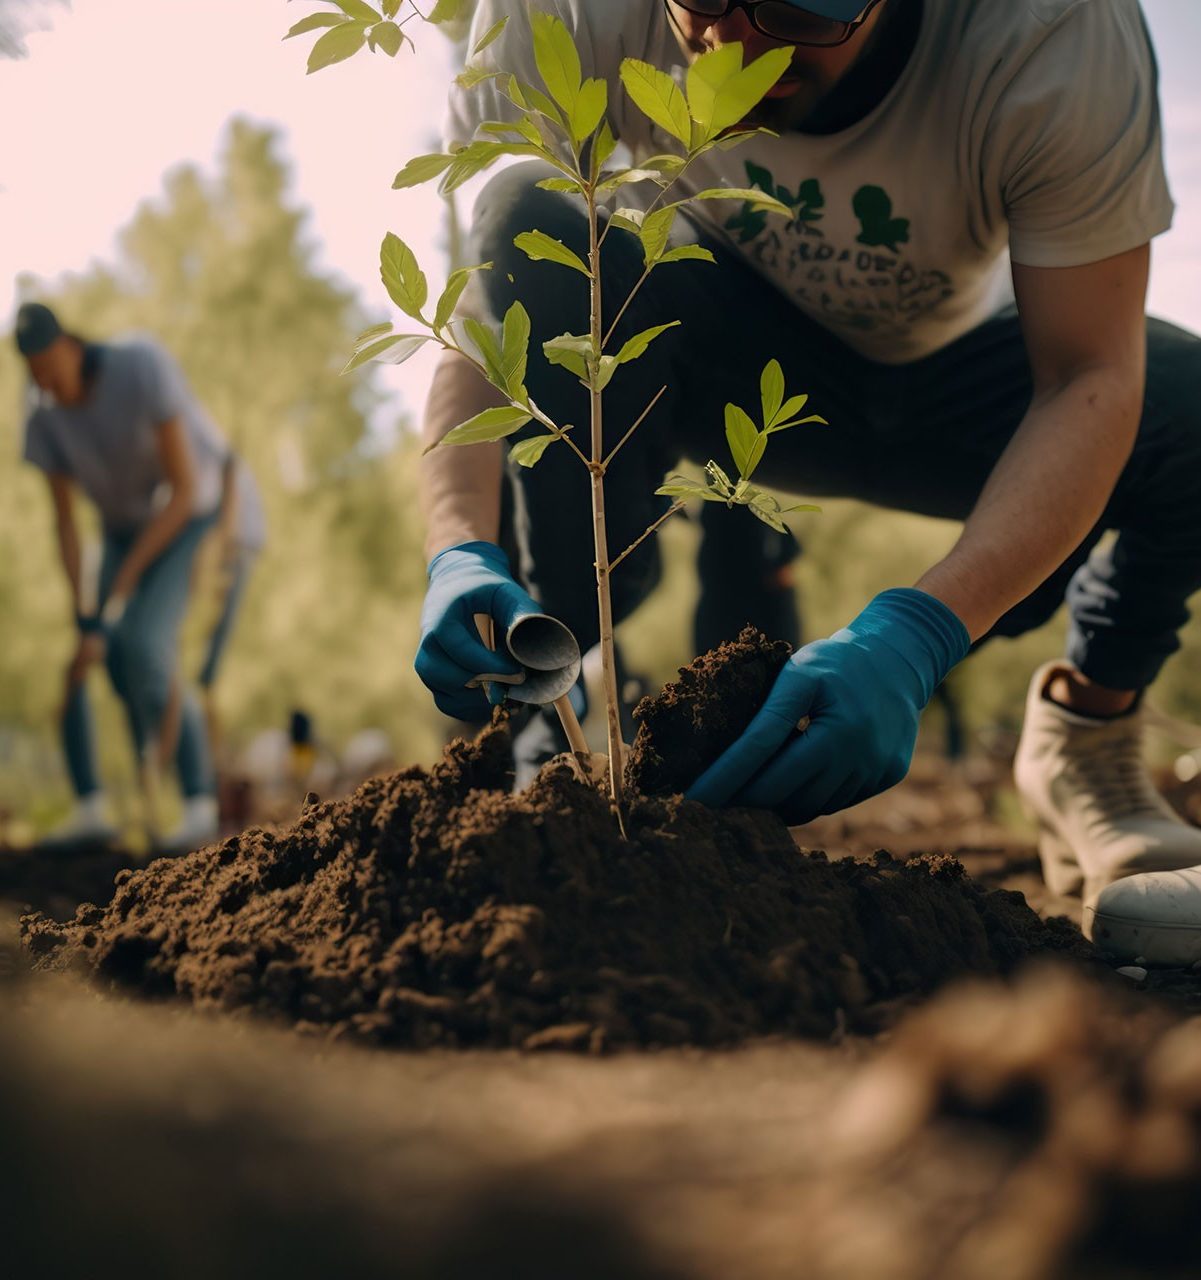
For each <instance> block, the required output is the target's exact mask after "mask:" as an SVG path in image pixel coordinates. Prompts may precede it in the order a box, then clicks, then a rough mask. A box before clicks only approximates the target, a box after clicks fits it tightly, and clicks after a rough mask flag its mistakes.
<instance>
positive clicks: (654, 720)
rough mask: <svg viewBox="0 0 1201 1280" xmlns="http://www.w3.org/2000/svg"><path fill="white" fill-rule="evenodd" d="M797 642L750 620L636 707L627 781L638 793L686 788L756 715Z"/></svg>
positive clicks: (674, 791) (682, 668) (653, 792)
mask: <svg viewBox="0 0 1201 1280" xmlns="http://www.w3.org/2000/svg"><path fill="white" fill-rule="evenodd" d="M791 654H792V646H791V645H790V644H787V643H785V642H784V641H782V640H769V639H768V638H767V637H766V636H765V635H763V634H762V633H761V632H758V631H756V630H755V628H754V627H746V628H744V629H743V631H742V634H741V635H740V636H739V637H738V639H737V640H733V641H726V642H725V643H724V644H722V645H720V646H719V647H718V648H716V649H714V650H712V651H711V652H710V653H706V654H703V655H702V656H701V657H699V658H697V659H696V660H695V661H693V662H692V663H690V664H689V665H688V666H686V667H681V668H680V678H679V679H678V680H673V681H672V682H671V683H670V684H668V685H666V686H665V687H664V689H663V692H662V693H660V694H659V695H658V696H656V697H653V698H643V699H642V701H641V702H640V703H639V704H638V705H637V706H636V707H635V708H634V720H635V722H636V723H637V725H638V732H637V735H636V736H635V738H634V744H633V748H632V750H631V752H630V760H629V763H628V764H627V766H626V783H627V785H628V786H629V787H630V789H631V790H633V791H636V792H638V793H639V794H640V795H645V796H655V795H670V794H673V793H680V792H684V791H686V790H687V789H688V787H689V786H690V785H691V784H692V783H693V782H695V781H696V779H697V778H699V777H700V775H701V774H702V773H703V772H704V771H705V770H706V769H707V768H708V767H709V766H710V765H711V764H712V763H713V762H714V761H715V760H716V759H717V758H718V757H719V756H720V755H721V754H722V752H723V751H724V750H725V749H726V748H727V747H728V746H729V745H730V744H731V743H732V742H733V741H734V740H735V739H736V738H738V737H740V736H741V734H742V733H743V731H744V730H745V729H746V727H747V726H748V725H749V724H750V722H751V720H752V719H754V716H755V713H756V712H757V711H758V710H759V708H760V707H761V706H762V705H763V700H764V699H765V698H766V697H767V695H768V693H769V692H770V691H771V687H772V685H773V684H774V683H775V679H776V677H777V676H778V675H779V674H780V671H781V669H782V668H783V666H784V664H785V663H786V662H787V661H788V659H789V657H790V656H791Z"/></svg>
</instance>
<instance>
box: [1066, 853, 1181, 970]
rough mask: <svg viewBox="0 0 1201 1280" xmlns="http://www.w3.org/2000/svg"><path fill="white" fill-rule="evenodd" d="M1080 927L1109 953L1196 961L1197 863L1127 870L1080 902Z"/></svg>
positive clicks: (1164, 961)
mask: <svg viewBox="0 0 1201 1280" xmlns="http://www.w3.org/2000/svg"><path fill="white" fill-rule="evenodd" d="M1084 919H1085V932H1086V933H1088V935H1089V936H1090V937H1091V938H1092V940H1093V941H1094V942H1095V943H1096V944H1097V946H1098V947H1100V948H1101V950H1102V951H1106V952H1108V953H1109V954H1110V955H1113V956H1118V957H1120V958H1121V959H1123V960H1138V961H1139V962H1140V963H1141V962H1143V961H1145V962H1146V963H1147V964H1157V965H1166V966H1169V967H1170V968H1175V969H1183V968H1185V967H1186V966H1188V965H1194V964H1196V963H1197V962H1198V961H1201V867H1192V868H1189V869H1186V870H1183V871H1156V872H1151V873H1148V874H1147V875H1141V876H1127V877H1126V878H1125V879H1124V880H1119V881H1117V882H1116V883H1115V884H1111V885H1109V886H1108V887H1107V888H1105V889H1102V890H1101V891H1100V893H1098V894H1097V899H1096V902H1095V903H1093V904H1086V906H1085V908H1084Z"/></svg>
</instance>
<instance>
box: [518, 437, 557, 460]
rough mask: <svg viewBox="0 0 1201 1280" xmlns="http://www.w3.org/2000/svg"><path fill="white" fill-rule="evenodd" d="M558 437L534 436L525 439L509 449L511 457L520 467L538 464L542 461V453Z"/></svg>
mask: <svg viewBox="0 0 1201 1280" xmlns="http://www.w3.org/2000/svg"><path fill="white" fill-rule="evenodd" d="M558 438H559V437H558V436H534V437H533V438H532V439H530V440H523V441H522V442H521V443H520V444H515V445H514V446H513V447H512V449H510V450H509V459H510V461H512V462H515V463H517V465H518V466H519V467H533V466H536V465H537V464H538V463H539V462H541V461H542V455H543V454H544V453H545V452H546V451H547V449H548V448H550V446H551V445H552V444H554V442H555V441H556V440H558Z"/></svg>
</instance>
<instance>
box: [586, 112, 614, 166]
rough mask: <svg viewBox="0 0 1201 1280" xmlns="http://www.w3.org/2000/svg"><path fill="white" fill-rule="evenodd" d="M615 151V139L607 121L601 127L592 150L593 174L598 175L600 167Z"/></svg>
mask: <svg viewBox="0 0 1201 1280" xmlns="http://www.w3.org/2000/svg"><path fill="white" fill-rule="evenodd" d="M616 150H617V139H616V137H614V135H613V130H612V129H611V128H610V126H609V122H608V120H606V121H604V123H603V124H602V125H601V131H600V133H599V135H598V136H597V139H596V142H595V144H594V145H593V148H592V167H593V172H594V173H600V171H601V166H602V165H603V164H604V163H605V161H606V160H608V159H609V157H610V156H612V154H613V152H614V151H616Z"/></svg>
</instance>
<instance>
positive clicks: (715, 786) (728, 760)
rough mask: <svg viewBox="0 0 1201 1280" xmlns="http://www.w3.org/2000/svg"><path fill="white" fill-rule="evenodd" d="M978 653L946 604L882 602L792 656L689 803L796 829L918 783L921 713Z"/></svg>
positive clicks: (929, 599) (913, 596)
mask: <svg viewBox="0 0 1201 1280" xmlns="http://www.w3.org/2000/svg"><path fill="white" fill-rule="evenodd" d="M970 647H971V639H970V637H969V636H968V633H967V629H966V628H965V627H964V625H963V623H962V622H960V620H959V619H958V617H956V615H955V614H954V613H953V612H952V611H951V610H950V609H949V608H948V607H947V606H946V605H945V604H943V603H942V601H941V600H936V599H935V598H934V597H933V596H931V595H927V594H926V592H924V591H918V590H915V589H911V588H898V589H896V590H893V591H885V592H883V593H882V594H880V595H878V596H877V597H876V598H875V599H874V600H873V601H872V602H871V604H869V605H868V606H867V608H866V609H864V611H863V612H862V613H861V614H860V615H859V616H858V617H857V618H856V619H855V621H854V622H852V623H851V624H850V626H848V627H846V628H844V629H843V630H842V631H839V632H838V633H837V634H835V635H833V636H831V637H830V638H829V639H828V640H818V641H815V642H814V643H813V644H808V645H806V646H805V647H804V648H803V649H800V650H799V651H798V652H797V653H795V654H793V656H792V657H791V658H790V659H789V661H788V664H787V665H786V666H785V668H784V670H783V671H781V672H780V674H779V676H778V677H777V678H776V683H775V686H774V687H773V689H772V691H771V693H770V694H769V695H768V698H767V701H766V702H765V703H764V704H763V707H762V709H761V710H760V711H759V713H758V715H756V716H755V718H754V720H752V721H751V723H750V725H749V727H748V728H747V730H746V732H745V733H744V734H743V735H742V737H740V738H739V739H738V741H737V742H735V743H734V744H733V746H731V747H730V748H729V749H728V750H727V751H726V752H725V753H724V754H723V755H722V756H721V757H720V758H719V759H718V760H717V762H716V763H715V764H713V765H711V766H710V767H709V768H708V769H707V770H706V771H705V772H704V773H703V774H702V775H701V777H700V778H699V779H698V780H697V781H696V782H695V783H694V784H693V786H692V788H691V790H690V791H689V792H688V797H689V799H691V800H699V801H701V802H702V803H704V804H708V805H712V806H714V807H720V806H722V805H730V804H733V805H739V806H746V807H748V808H756V809H774V810H776V812H778V813H779V814H780V815H781V817H783V818H784V819H785V820H786V821H787V822H789V823H791V824H793V825H797V824H799V823H802V822H808V821H810V820H811V819H812V818H816V817H818V816H819V815H821V814H823V813H837V812H838V811H839V810H840V809H846V808H848V807H849V806H851V805H853V804H858V802H859V801H860V800H866V799H867V798H868V797H869V796H874V795H877V794H878V793H879V792H881V791H885V790H887V789H888V788H889V787H891V786H892V785H893V784H894V783H897V782H900V780H901V779H902V778H903V777H904V776H905V775H906V773H908V772H909V764H910V761H911V760H912V759H913V746H914V743H915V741H916V739H917V722H918V717H919V716H920V715H921V712H922V708H923V707H925V705H926V703H927V702H929V701H930V698H931V696H932V695H933V693H934V690H935V689H936V688H937V687H938V686H939V685H940V684H941V683H942V681H943V680H944V679H945V677H946V675H947V672H948V671H950V670H951V668H952V667H953V666H954V665H955V664H956V663H957V662H960V661H961V660H962V659H963V658H964V657H966V656H967V651H968V649H969V648H970ZM805 716H808V717H809V725H808V727H807V728H806V729H805V731H804V732H803V733H800V734H798V733H797V724H798V722H799V721H800V720H801V719H802V718H803V717H805Z"/></svg>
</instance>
